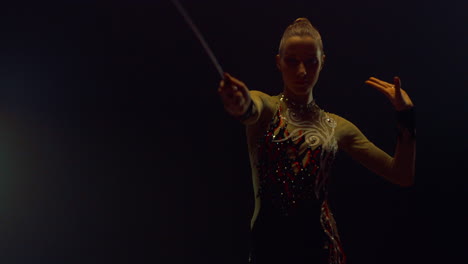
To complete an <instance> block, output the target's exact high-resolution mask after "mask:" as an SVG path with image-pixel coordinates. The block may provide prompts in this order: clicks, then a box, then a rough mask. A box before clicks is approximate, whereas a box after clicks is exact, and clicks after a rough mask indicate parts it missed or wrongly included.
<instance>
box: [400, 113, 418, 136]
mask: <svg viewBox="0 0 468 264" xmlns="http://www.w3.org/2000/svg"><path fill="white" fill-rule="evenodd" d="M396 120H397V122H398V126H399V127H400V128H401V129H406V130H408V131H409V132H410V135H411V137H413V138H414V137H415V136H416V115H415V110H414V107H411V108H409V109H405V110H402V111H396Z"/></svg>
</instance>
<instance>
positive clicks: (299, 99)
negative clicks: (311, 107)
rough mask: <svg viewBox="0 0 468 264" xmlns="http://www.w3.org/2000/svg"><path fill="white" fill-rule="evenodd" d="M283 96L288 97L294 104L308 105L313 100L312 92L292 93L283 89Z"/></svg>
mask: <svg viewBox="0 0 468 264" xmlns="http://www.w3.org/2000/svg"><path fill="white" fill-rule="evenodd" d="M283 94H284V96H285V97H286V98H288V100H290V101H292V102H294V103H295V104H298V105H304V106H305V105H308V104H310V103H312V102H313V101H314V97H313V95H312V92H310V93H308V94H304V95H297V94H294V93H290V92H288V90H286V89H285V90H284V92H283Z"/></svg>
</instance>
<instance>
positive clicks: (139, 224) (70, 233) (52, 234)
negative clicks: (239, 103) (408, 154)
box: [0, 0, 468, 264]
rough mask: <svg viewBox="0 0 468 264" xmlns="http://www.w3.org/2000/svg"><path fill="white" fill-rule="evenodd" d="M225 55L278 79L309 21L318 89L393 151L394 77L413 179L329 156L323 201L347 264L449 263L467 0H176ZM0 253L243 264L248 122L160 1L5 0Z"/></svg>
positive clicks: (461, 224) (229, 66)
mask: <svg viewBox="0 0 468 264" xmlns="http://www.w3.org/2000/svg"><path fill="white" fill-rule="evenodd" d="M182 3H183V4H184V5H185V7H186V9H187V10H188V11H189V13H190V15H191V16H192V18H193V20H194V21H195V23H196V24H197V26H198V28H199V29H200V31H201V32H202V33H203V34H204V36H205V38H206V40H207V42H208V43H209V45H210V46H211V47H212V49H213V51H214V53H215V54H216V55H217V57H218V59H219V61H220V63H221V65H222V66H223V69H224V70H225V71H227V72H230V73H231V74H232V75H234V76H236V77H238V78H239V79H241V80H243V81H244V82H245V83H246V84H247V85H248V86H249V88H250V89H255V90H261V91H264V92H267V93H270V94H276V93H279V92H280V91H281V89H282V84H281V78H280V75H279V73H278V72H277V70H276V67H275V64H274V55H276V52H277V48H278V44H279V40H280V37H281V34H282V32H283V30H284V29H285V27H286V26H287V25H288V24H289V23H291V22H292V21H294V19H296V18H297V17H302V16H305V17H308V18H309V19H310V20H311V22H312V23H313V24H314V25H315V26H316V27H317V28H318V29H319V30H320V32H321V34H322V37H323V41H324V46H325V52H326V54H327V60H326V64H325V68H324V70H323V71H322V74H321V78H320V80H319V82H318V84H317V86H316V87H315V98H316V99H317V101H318V103H319V105H320V106H321V107H323V108H324V109H326V110H327V111H329V112H334V113H336V114H339V115H341V116H343V117H345V118H347V119H348V120H350V121H352V122H353V123H354V124H356V125H357V126H358V127H359V128H360V129H361V130H362V131H363V132H364V133H365V134H366V135H367V137H368V138H369V139H371V140H372V141H373V142H374V143H375V144H376V145H378V146H380V147H381V148H382V149H384V150H385V151H387V152H388V153H390V154H393V147H394V144H395V142H396V141H395V139H396V133H395V132H396V131H395V119H394V113H393V110H392V107H391V105H390V103H389V102H388V101H387V99H386V98H385V97H384V96H383V95H381V94H379V93H378V92H377V91H375V90H373V89H372V88H371V87H368V86H365V85H364V81H365V80H366V79H367V78H368V77H370V76H375V77H378V78H381V79H384V80H388V81H390V80H391V79H392V77H393V76H395V75H398V76H400V77H401V79H402V84H403V88H404V89H405V90H407V91H408V93H409V94H410V96H411V98H412V99H413V101H414V103H415V105H416V107H417V122H418V124H417V127H418V156H417V175H416V184H415V185H414V186H413V187H410V188H400V187H398V186H394V185H392V184H390V183H387V182H386V181H384V180H383V179H382V178H380V177H378V176H375V175H373V174H372V173H370V172H368V171H367V170H366V169H364V168H363V167H362V166H361V165H359V164H356V163H354V162H353V161H352V160H350V158H349V157H347V156H346V155H345V154H341V153H340V154H339V156H338V158H337V161H336V163H335V167H334V171H333V178H332V183H331V187H330V188H331V202H332V205H333V209H334V212H335V217H336V219H337V222H338V227H339V230H340V233H341V237H342V240H343V244H344V248H345V251H346V252H347V255H348V260H349V263H350V264H353V263H359V264H362V263H451V262H452V263H453V262H456V263H458V262H460V261H461V259H462V258H461V255H462V253H463V250H464V249H466V241H465V240H466V229H465V225H466V222H467V221H466V220H468V219H467V217H466V213H465V212H466V199H465V196H464V192H466V190H467V185H466V184H465V182H464V178H465V177H466V175H467V173H466V169H467V165H466V155H465V154H464V151H465V150H466V147H467V144H466V143H467V142H466V135H467V125H466V121H467V118H466V116H467V110H466V109H467V107H466V99H467V96H466V94H467V92H466V89H467V88H468V87H467V84H468V82H467V75H466V69H467V67H466V58H467V55H468V54H467V49H466V47H467V44H468V43H467V37H466V36H467V34H466V33H467V32H466V26H467V21H466V19H465V13H466V10H467V5H466V3H464V2H463V1H433V0H430V1H403V0H395V1H387V0H385V1H363V0H358V1H255V2H254V1H213V0H198V1H183V2H182ZM0 29H1V42H0V52H1V62H0V210H1V211H0V262H1V263H5V264H10V263H11V264H17V263H18V264H19V263H21V264H23V263H24V264H26V263H28V264H29V263H34V264H35V263H245V260H246V258H247V254H248V251H247V250H248V244H247V239H248V228H249V224H250V217H251V214H252V211H253V192H252V185H251V176H250V167H249V163H248V157H247V149H246V143H245V134H244V127H243V126H242V125H240V124H239V123H238V122H237V121H235V120H234V119H233V118H231V117H230V116H228V115H227V114H226V113H225V112H224V110H223V107H222V105H221V102H220V101H219V98H218V96H217V94H216V88H217V85H218V82H219V76H218V74H217V72H216V70H215V68H214V67H213V65H212V64H211V62H210V60H209V59H208V57H207V56H206V54H205V52H204V51H203V49H202V48H201V45H200V44H199V43H198V41H197V39H196V37H195V36H194V34H193V33H192V32H191V31H190V29H189V27H188V26H187V25H186V24H185V22H184V20H183V19H182V17H181V16H180V14H179V13H178V12H177V10H176V9H175V7H174V5H173V4H172V3H171V2H170V1H162V0H155V1H154V0H153V1H149V0H148V1H142V0H138V1H99V2H92V1H68V2H67V3H66V4H64V3H59V2H58V1H57V2H52V1H38V2H35V3H30V2H22V1H20V2H16V3H15V5H7V4H2V5H1V6H0Z"/></svg>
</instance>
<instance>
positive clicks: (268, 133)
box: [244, 91, 416, 264]
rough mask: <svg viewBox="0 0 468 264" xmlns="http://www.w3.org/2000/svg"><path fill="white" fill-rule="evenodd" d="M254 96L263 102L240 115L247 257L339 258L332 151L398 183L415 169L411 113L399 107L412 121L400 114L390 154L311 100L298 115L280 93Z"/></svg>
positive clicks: (337, 263)
mask: <svg viewBox="0 0 468 264" xmlns="http://www.w3.org/2000/svg"><path fill="white" fill-rule="evenodd" d="M251 94H252V95H253V97H252V98H253V99H254V101H255V100H257V102H256V103H255V104H256V105H257V104H259V105H260V104H261V105H262V106H263V108H262V111H259V112H258V114H257V115H254V116H253V117H251V118H250V119H248V120H246V121H244V124H245V125H246V132H247V143H248V148H249V156H250V163H251V169H252V181H253V187H254V198H255V210H254V213H253V216H252V220H251V226H250V227H251V231H252V232H251V234H252V244H251V245H252V249H251V252H250V257H249V262H250V263H257V264H263V263H268V264H274V263H288V264H299V263H309V264H311V263H327V264H344V263H345V262H346V258H345V254H344V250H343V247H342V243H341V241H340V237H339V235H338V230H337V227H336V224H335V220H334V217H333V214H332V213H331V209H330V206H329V203H328V194H327V185H328V179H329V171H330V166H331V164H332V162H333V160H334V157H335V153H336V152H337V150H338V149H340V150H344V151H345V152H346V153H348V154H349V155H350V156H351V157H352V158H353V159H354V160H356V161H358V162H359V163H361V164H362V165H364V166H365V167H367V168H368V169H369V170H370V171H372V172H374V173H375V174H377V175H380V176H381V177H384V178H386V179H387V180H389V181H391V182H394V183H396V184H399V183H398V181H399V180H400V179H405V178H410V177H412V176H411V175H412V173H413V172H412V168H413V167H414V157H415V156H414V155H415V144H416V140H415V133H414V132H415V130H414V111H405V113H403V112H400V114H401V115H402V117H408V120H410V121H411V120H412V121H411V122H405V121H404V120H406V119H405V118H397V121H398V130H399V134H398V135H399V136H398V142H397V146H396V149H395V155H394V157H392V156H390V155H388V154H387V153H385V152H384V151H382V150H381V149H380V148H378V147H377V146H375V145H374V144H373V143H372V142H370V141H369V140H368V139H367V138H366V137H365V136H364V134H363V133H362V132H361V131H360V130H359V129H358V128H357V127H356V126H355V125H354V124H352V123H351V122H349V121H348V120H346V119H344V118H342V117H340V116H338V115H335V114H331V113H327V112H324V111H323V110H322V109H320V108H319V107H318V106H317V105H315V104H313V107H311V108H310V109H308V110H307V111H306V112H305V113H297V111H296V110H297V109H296V110H293V109H290V108H288V104H286V103H285V102H284V101H282V100H281V98H282V97H281V96H269V95H267V94H264V93H262V92H259V91H251ZM309 110H310V111H309ZM397 116H398V115H397ZM399 119H400V120H399ZM396 157H398V158H396Z"/></svg>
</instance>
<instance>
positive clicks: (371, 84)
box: [365, 80, 387, 92]
mask: <svg viewBox="0 0 468 264" xmlns="http://www.w3.org/2000/svg"><path fill="white" fill-rule="evenodd" d="M365 84H367V85H370V86H372V87H374V88H376V89H377V90H379V91H381V92H385V91H386V90H387V88H386V86H384V85H382V84H380V83H377V82H375V81H372V80H367V81H365Z"/></svg>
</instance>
